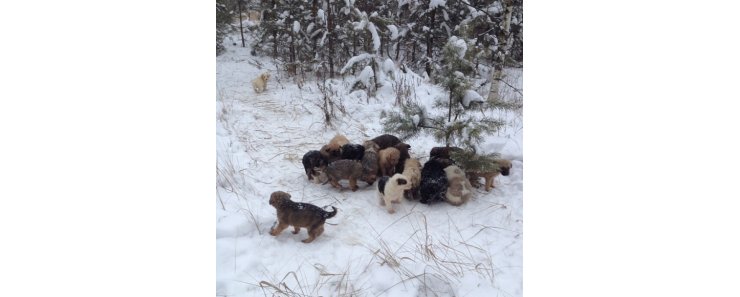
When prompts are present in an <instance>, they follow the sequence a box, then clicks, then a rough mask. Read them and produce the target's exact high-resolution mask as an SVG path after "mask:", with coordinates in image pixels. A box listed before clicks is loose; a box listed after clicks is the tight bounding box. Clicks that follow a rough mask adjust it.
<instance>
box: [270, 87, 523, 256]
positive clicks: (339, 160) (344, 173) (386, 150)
mask: <svg viewBox="0 0 740 297" xmlns="http://www.w3.org/2000/svg"><path fill="white" fill-rule="evenodd" d="M268 77H269V76H268ZM410 148H411V146H410V145H408V144H405V143H403V142H401V141H400V140H399V139H398V138H397V137H395V136H393V135H388V134H386V135H381V136H378V137H376V138H374V139H372V140H367V141H365V142H364V143H363V144H362V145H358V144H352V143H350V142H349V140H348V139H347V138H346V137H344V136H343V135H336V136H335V137H334V138H332V139H331V141H329V143H328V144H326V145H324V146H323V147H321V149H320V150H312V151H309V152H307V153H306V154H304V155H303V160H302V162H303V167H304V170H305V173H306V177H307V178H308V180H310V181H313V182H314V183H324V184H326V183H331V185H332V186H333V187H335V188H338V189H342V185H341V184H340V183H339V182H340V181H341V180H345V179H346V180H348V181H349V187H350V189H351V190H352V191H353V192H354V191H357V189H358V185H357V181H358V180H361V181H364V182H366V183H367V184H368V185H372V184H373V183H374V182H375V181H376V180H378V186H377V194H378V198H379V200H380V205H382V206H385V208H386V210H387V211H388V213H391V214H392V213H395V209H394V207H393V204H394V203H400V202H401V201H402V200H403V199H404V198H408V199H411V200H417V199H418V200H419V201H420V202H421V203H424V204H430V203H434V202H439V201H446V202H448V203H450V204H452V205H455V206H459V205H462V204H464V203H465V202H467V201H469V200H470V199H471V198H472V194H473V187H480V183H479V179H480V177H484V178H485V190H486V191H490V190H491V188H493V187H494V182H493V180H494V178H495V177H496V176H498V175H499V174H501V175H504V176H508V175H509V171H510V169H511V167H512V164H511V161H509V160H504V159H495V160H493V161H492V162H493V163H494V164H492V165H494V166H488V168H494V169H492V170H490V171H475V170H467V171H466V170H465V169H464V168H460V167H458V166H457V165H456V164H455V162H454V161H453V160H452V159H451V158H450V155H451V153H452V152H456V151H462V149H461V148H456V147H435V148H433V149H432V150H431V152H430V159H429V160H428V161H427V162H426V163H425V164H424V166H423V167H422V166H421V163H420V162H419V160H417V159H414V158H412V157H411V155H410V154H409V149H410ZM290 197H291V196H290V194H288V193H286V192H282V191H276V192H273V193H272V194H271V195H270V201H269V203H270V205H272V206H273V207H275V209H276V211H277V222H276V223H275V225H274V226H273V227H272V228H271V229H270V235H273V236H278V235H279V234H280V233H281V232H282V231H284V230H285V229H287V228H289V227H291V226H292V227H293V232H292V233H293V234H298V233H299V232H300V229H301V228H306V229H307V231H308V235H309V237H308V238H306V239H304V240H302V241H303V242H304V243H310V242H312V241H314V240H315V239H316V238H317V237H318V236H320V235H321V234H322V233H323V232H324V222H325V221H326V220H327V219H329V218H332V217H334V216H335V215H336V214H337V209H336V207H334V206H332V208H333V210H332V211H331V212H329V211H326V210H324V209H322V208H320V207H318V206H316V205H313V204H309V203H299V202H293V201H291V200H290Z"/></svg>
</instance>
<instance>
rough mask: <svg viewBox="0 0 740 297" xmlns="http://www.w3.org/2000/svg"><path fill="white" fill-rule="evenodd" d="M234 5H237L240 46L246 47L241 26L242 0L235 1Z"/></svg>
mask: <svg viewBox="0 0 740 297" xmlns="http://www.w3.org/2000/svg"><path fill="white" fill-rule="evenodd" d="M236 6H238V7H239V33H241V34H242V47H247V46H246V45H245V44H244V28H243V27H242V1H241V0H238V1H236Z"/></svg>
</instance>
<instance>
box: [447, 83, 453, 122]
mask: <svg viewBox="0 0 740 297" xmlns="http://www.w3.org/2000/svg"><path fill="white" fill-rule="evenodd" d="M447 122H448V123H449V122H452V87H450V105H449V106H448V109H447Z"/></svg>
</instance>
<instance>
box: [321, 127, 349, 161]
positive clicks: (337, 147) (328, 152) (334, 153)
mask: <svg viewBox="0 0 740 297" xmlns="http://www.w3.org/2000/svg"><path fill="white" fill-rule="evenodd" d="M348 143H349V140H348V139H347V137H344V135H341V134H337V135H336V136H334V138H332V139H331V140H330V141H329V144H327V145H324V146H322V147H321V149H320V150H319V152H321V155H322V156H324V158H326V159H327V160H329V162H330V163H331V162H334V161H336V160H339V159H341V158H342V146H344V145H345V144H348Z"/></svg>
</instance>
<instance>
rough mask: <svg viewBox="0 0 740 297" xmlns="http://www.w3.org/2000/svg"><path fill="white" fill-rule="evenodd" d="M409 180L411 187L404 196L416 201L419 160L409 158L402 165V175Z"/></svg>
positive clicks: (419, 179)
mask: <svg viewBox="0 0 740 297" xmlns="http://www.w3.org/2000/svg"><path fill="white" fill-rule="evenodd" d="M402 174H403V175H404V176H406V177H407V178H408V180H409V183H410V184H411V187H410V188H409V190H408V191H406V193H407V194H406V193H404V194H405V196H406V197H409V196H410V198H411V199H416V196H417V195H416V194H417V190H418V188H419V185H420V184H421V163H419V160H417V159H414V158H410V159H406V161H405V162H404V165H403V173H402Z"/></svg>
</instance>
